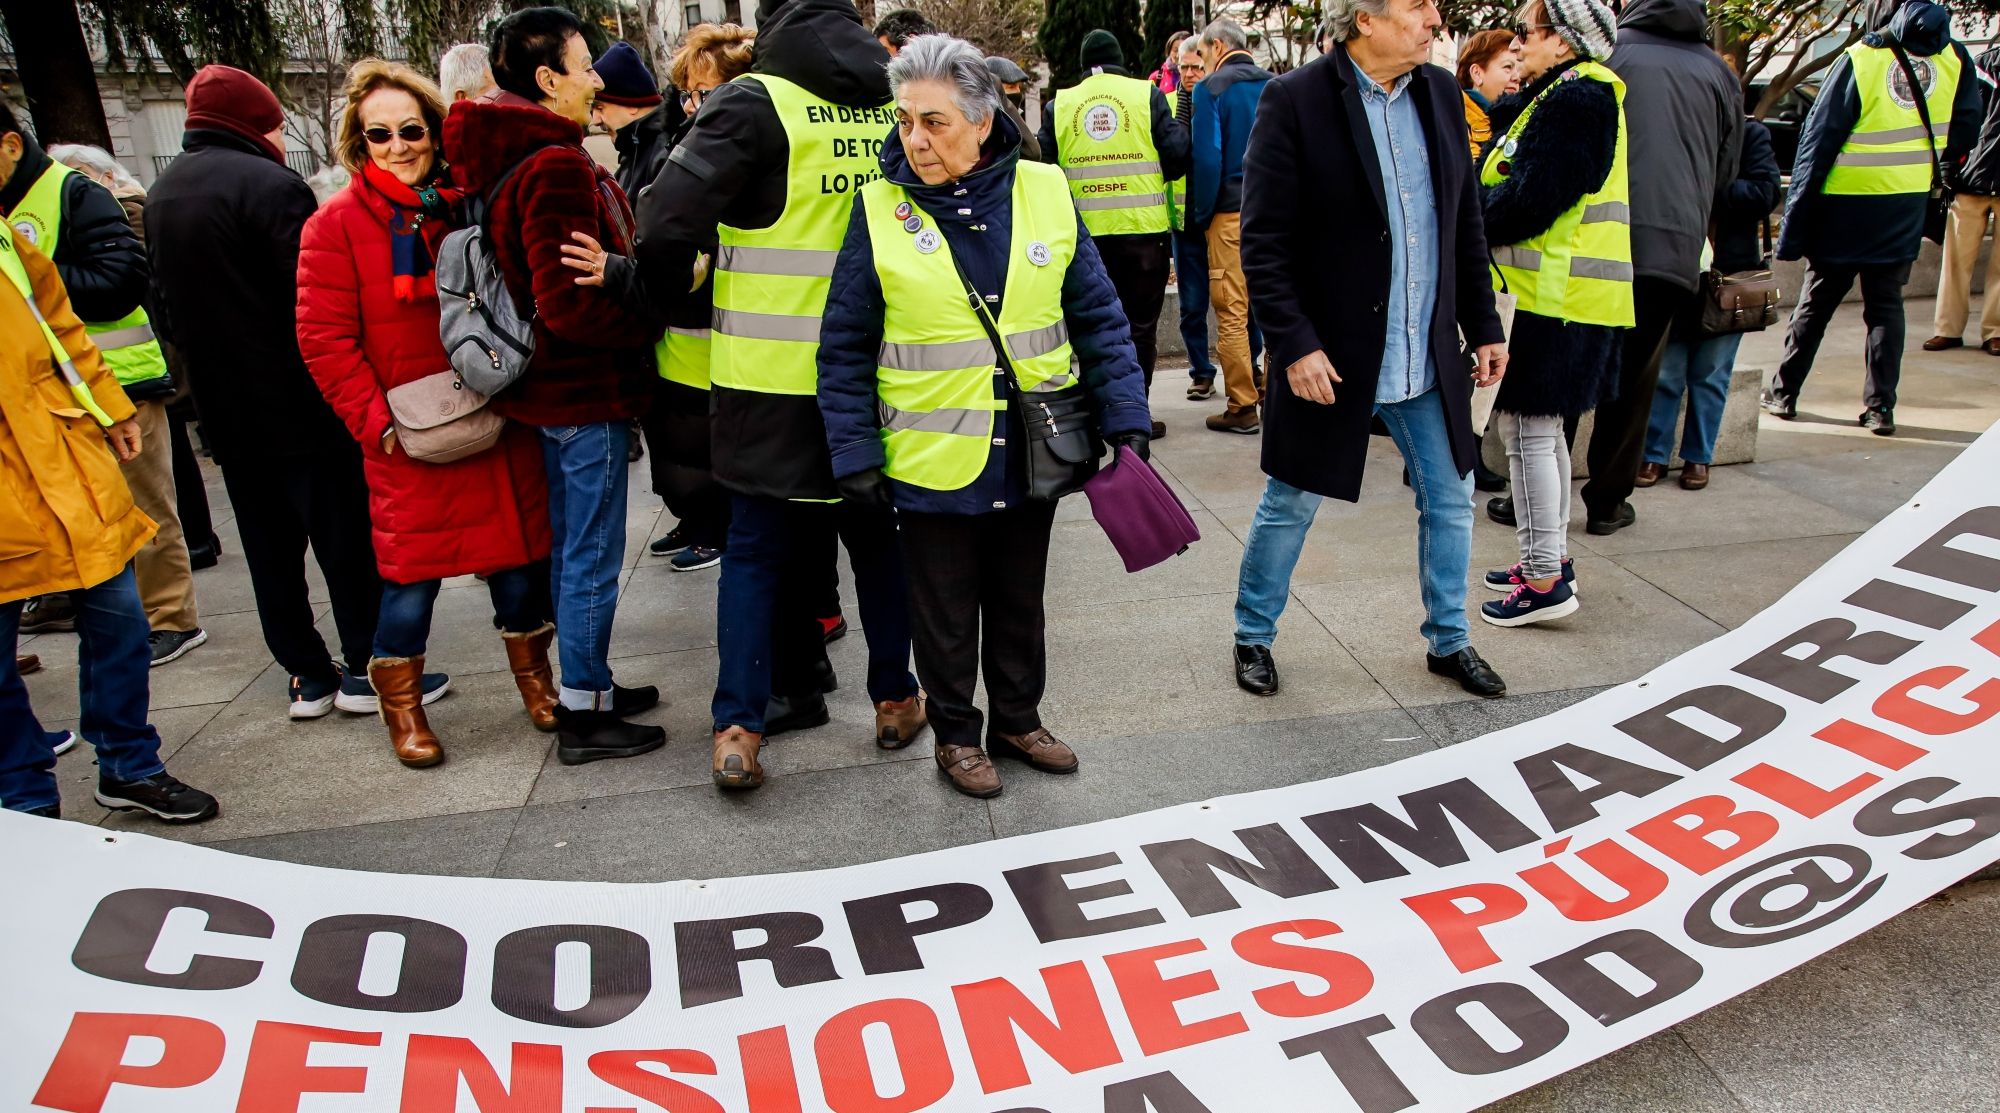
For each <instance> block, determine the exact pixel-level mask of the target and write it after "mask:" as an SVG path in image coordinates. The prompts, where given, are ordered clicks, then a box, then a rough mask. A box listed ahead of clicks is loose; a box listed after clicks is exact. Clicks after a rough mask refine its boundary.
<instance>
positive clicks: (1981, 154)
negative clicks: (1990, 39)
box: [1953, 46, 2000, 197]
mask: <svg viewBox="0 0 2000 1113" xmlns="http://www.w3.org/2000/svg"><path fill="white" fill-rule="evenodd" d="M1978 67H1979V68H1978V72H1977V73H1975V74H1971V75H1970V76H1972V77H1974V78H1975V79H1976V82H1977V84H1978V85H1979V90H1980V95H1981V96H1982V97H1983V98H1984V103H1985V105H1986V115H1985V117H1984V118H1983V119H1982V120H1981V122H1980V125H1979V141H1978V142H1977V143H1974V144H1973V146H1972V150H1971V151H1970V152H1968V153H1967V154H1966V156H1965V164H1964V165H1962V166H1959V167H1956V168H1955V174H1954V178H1953V184H1954V185H1955V186H1956V187H1957V189H1958V191H1959V192H1961V193H1977V194H1979V195H1980V196H1982V197H2000V95H1996V94H2000V87H1996V82H2000V46H1996V47H1994V48H1993V49H1991V50H1988V51H1987V52H1986V53H1984V54H1981V55H1980V56H1979V63H1978ZM1959 80H1961V81H1963V80H1965V78H1963V77H1961V78H1960V79H1959Z"/></svg>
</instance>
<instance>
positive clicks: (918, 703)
mask: <svg viewBox="0 0 2000 1113" xmlns="http://www.w3.org/2000/svg"><path fill="white" fill-rule="evenodd" d="M929 724H930V718H929V717H928V716H926V715H925V714H924V694H923V693H922V692H918V693H917V694H916V695H914V696H910V697H909V698H907V699H887V700H883V701H882V702H881V703H878V704H876V705H875V744H876V745H877V746H880V747H882V748H883V749H885V750H900V749H902V748H903V747H905V746H907V745H909V744H910V743H912V742H915V741H916V740H917V735H919V734H922V733H923V732H924V727H926V726H928V725H929Z"/></svg>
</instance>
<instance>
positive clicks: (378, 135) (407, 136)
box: [361, 124, 431, 147]
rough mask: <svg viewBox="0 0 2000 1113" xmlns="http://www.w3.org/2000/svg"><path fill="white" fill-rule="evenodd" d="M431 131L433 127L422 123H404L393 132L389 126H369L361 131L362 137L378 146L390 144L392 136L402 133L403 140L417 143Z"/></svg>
mask: <svg viewBox="0 0 2000 1113" xmlns="http://www.w3.org/2000/svg"><path fill="white" fill-rule="evenodd" d="M430 133H431V129H429V128H427V127H425V126H424V125H422V124H404V125H403V126H402V127H400V128H397V129H396V130H395V131H393V132H392V131H390V130H389V129H388V128H369V129H368V130H367V131H364V132H362V133H361V137H362V138H363V139H366V140H368V141H369V142H370V143H373V144H375V145H376V146H377V147H386V146H388V145H389V139H390V137H392V136H397V135H400V136H402V137H403V142H405V143H415V142H416V141H417V140H419V139H422V138H423V137H424V136H426V135H429V134H430Z"/></svg>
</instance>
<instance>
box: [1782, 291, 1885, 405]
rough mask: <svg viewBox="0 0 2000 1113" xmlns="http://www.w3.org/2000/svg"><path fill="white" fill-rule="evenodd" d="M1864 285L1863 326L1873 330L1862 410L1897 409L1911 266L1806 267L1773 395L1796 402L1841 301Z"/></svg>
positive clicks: (1787, 332)
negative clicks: (1905, 297) (1905, 289)
mask: <svg viewBox="0 0 2000 1113" xmlns="http://www.w3.org/2000/svg"><path fill="white" fill-rule="evenodd" d="M1857 278H1859V279H1860V280H1861V320H1862V322H1863V323H1865V324H1866V325H1867V326H1868V346H1867V355H1866V359H1867V364H1868V378H1867V383H1866V387H1865V389H1864V391H1863V393H1862V396H1861V401H1862V404H1863V405H1865V406H1867V407H1868V408H1869V409H1871V410H1893V409H1895V408H1896V384H1897V383H1899V382H1901V381H1902V378H1903V286H1904V284H1905V283H1907V282H1909V281H1910V264H1908V263H1883V264H1880V265H1873V266H1857V265H1851V264H1843V265H1831V264H1830V265H1826V266H1822V265H1820V264H1818V263H1814V262H1811V261H1810V260H1808V261H1807V265H1806V282H1805V288H1804V289H1802V290H1800V291H1799V304H1798V308H1796V309H1794V310H1792V322H1791V325H1790V326H1789V327H1788V328H1787V329H1786V330H1785V358H1784V361H1783V362H1782V363H1780V364H1778V375H1777V378H1775V379H1772V380H1771V390H1772V392H1773V393H1775V394H1778V395H1780V396H1782V397H1785V398H1797V397H1798V396H1799V390H1800V389H1801V388H1802V387H1804V386H1805V385H1806V376H1807V375H1809V374H1811V373H1812V368H1813V360H1814V359H1815V358H1816V357H1817V356H1818V355H1819V342H1820V341H1821V340H1823V339H1825V338H1826V326H1827V325H1828V324H1829V323H1830V322H1831V321H1832V320H1833V314H1834V312H1835V311H1836V310H1838V309H1839V308H1840V302H1841V299H1842V298H1845V297H1846V296H1847V291H1849V290H1851V289H1853V288H1854V280H1855V279H1857Z"/></svg>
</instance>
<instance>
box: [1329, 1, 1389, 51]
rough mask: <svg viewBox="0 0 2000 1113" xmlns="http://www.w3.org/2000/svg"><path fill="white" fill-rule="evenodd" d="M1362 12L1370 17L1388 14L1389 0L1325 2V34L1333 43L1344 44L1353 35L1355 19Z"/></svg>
mask: <svg viewBox="0 0 2000 1113" xmlns="http://www.w3.org/2000/svg"><path fill="white" fill-rule="evenodd" d="M1362 12H1367V13H1368V14H1369V15H1372V16H1385V15H1388V14H1389V0H1326V33H1327V34H1329V35H1331V36H1333V41H1334V42H1337V43H1344V42H1346V41H1347V40H1349V39H1351V38H1353V37H1354V35H1355V30H1354V24H1355V17H1356V16H1358V15H1360V14H1361V13H1362Z"/></svg>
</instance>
